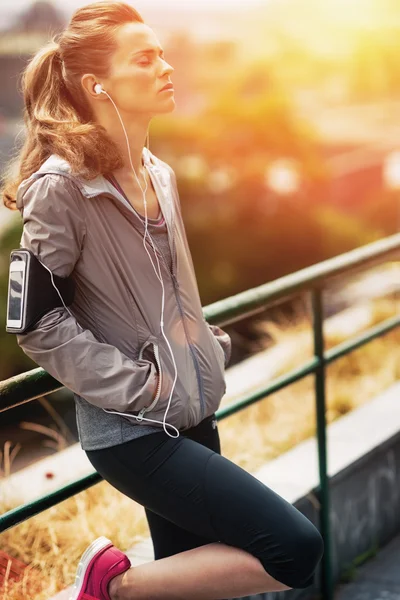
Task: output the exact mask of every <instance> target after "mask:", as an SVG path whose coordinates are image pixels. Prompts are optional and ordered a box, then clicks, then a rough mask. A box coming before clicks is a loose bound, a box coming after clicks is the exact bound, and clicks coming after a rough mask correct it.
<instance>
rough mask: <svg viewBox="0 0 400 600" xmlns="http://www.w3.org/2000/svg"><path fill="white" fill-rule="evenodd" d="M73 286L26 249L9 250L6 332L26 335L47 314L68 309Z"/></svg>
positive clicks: (72, 298)
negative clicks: (57, 309)
mask: <svg viewBox="0 0 400 600" xmlns="http://www.w3.org/2000/svg"><path fill="white" fill-rule="evenodd" d="M74 295H75V283H74V281H73V279H72V277H71V276H69V277H59V276H58V275H55V274H54V273H51V272H50V270H48V269H47V267H45V266H43V264H42V262H41V261H40V260H39V259H38V258H37V257H36V256H35V255H34V254H33V252H32V251H31V250H28V249H27V248H20V249H19V250H12V251H11V253H10V267H9V277H8V294H7V322H6V331H7V332H8V333H26V332H28V331H29V330H30V329H32V328H33V327H34V325H35V324H36V323H37V321H38V320H39V319H40V318H41V317H43V316H44V315H45V314H46V313H47V312H49V311H51V310H53V309H54V308H58V307H59V306H63V305H65V306H70V305H71V304H72V302H73V300H74Z"/></svg>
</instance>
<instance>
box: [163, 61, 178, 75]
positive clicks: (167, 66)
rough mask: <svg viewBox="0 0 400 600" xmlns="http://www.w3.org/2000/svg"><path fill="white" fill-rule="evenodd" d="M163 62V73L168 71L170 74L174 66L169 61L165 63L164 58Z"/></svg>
mask: <svg viewBox="0 0 400 600" xmlns="http://www.w3.org/2000/svg"><path fill="white" fill-rule="evenodd" d="M163 63H164V67H163V73H164V74H165V73H168V74H171V73H173V72H174V71H175V69H174V67H172V66H171V65H170V64H169V63H167V61H166V60H164V59H163Z"/></svg>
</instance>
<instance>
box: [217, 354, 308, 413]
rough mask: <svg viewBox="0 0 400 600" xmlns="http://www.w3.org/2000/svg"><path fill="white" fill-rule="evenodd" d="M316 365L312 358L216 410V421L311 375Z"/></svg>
mask: <svg viewBox="0 0 400 600" xmlns="http://www.w3.org/2000/svg"><path fill="white" fill-rule="evenodd" d="M318 365H319V360H318V359H317V358H313V359H311V360H310V361H308V362H307V363H305V364H303V365H301V366H300V367H297V368H296V369H293V370H292V371H289V372H288V373H285V375H282V377H277V378H276V379H274V380H273V381H272V382H271V383H269V385H267V386H266V387H263V388H260V389H258V390H257V391H255V392H253V393H251V394H250V395H249V396H246V397H245V398H244V399H242V400H238V401H237V402H232V404H229V406H226V407H225V408H220V409H219V410H217V412H216V413H215V414H216V417H217V419H218V420H219V421H221V420H223V419H226V417H230V416H231V415H233V414H235V413H237V412H239V411H240V410H242V409H244V408H247V407H248V406H251V404H254V403H255V402H257V401H259V400H261V399H262V398H266V397H267V396H270V395H271V394H274V393H275V392H279V390H281V389H283V388H285V387H286V386H288V385H291V384H292V383H296V381H299V380H300V379H303V378H304V377H307V375H311V374H312V373H314V372H315V369H316V368H317V367H318Z"/></svg>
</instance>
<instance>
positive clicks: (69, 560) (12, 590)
mask: <svg viewBox="0 0 400 600" xmlns="http://www.w3.org/2000/svg"><path fill="white" fill-rule="evenodd" d="M393 314H394V304H393V302H390V301H385V300H379V301H376V302H375V303H374V310H373V314H372V318H371V323H370V325H373V324H376V323H378V322H380V321H382V320H384V319H386V318H388V317H390V316H392V315H393ZM266 328H267V329H268V332H269V333H270V334H271V335H273V336H274V338H275V339H276V341H281V340H284V339H288V336H290V337H292V336H293V335H296V352H295V354H292V355H291V356H290V358H289V359H288V361H287V362H286V363H285V365H282V373H283V372H285V371H288V370H290V369H292V368H295V367H298V366H299V365H300V364H301V363H302V362H304V360H306V359H308V358H311V356H312V338H311V335H310V324H309V322H308V320H307V318H306V317H303V318H302V319H301V320H300V321H297V322H296V323H295V324H294V323H292V324H286V323H284V324H283V325H281V326H277V325H276V324H275V325H272V324H267V326H266ZM343 341H344V340H343V338H342V337H338V336H335V335H334V334H327V335H326V348H330V347H332V346H335V345H336V344H338V343H341V342H343ZM399 371H400V330H399V329H397V330H395V331H393V332H391V333H389V334H386V335H385V336H383V337H381V338H378V339H377V340H375V341H373V342H371V343H369V344H368V345H366V346H365V347H363V348H360V349H359V350H357V351H354V352H352V353H351V354H350V355H348V356H347V357H344V358H342V359H340V360H338V361H336V362H335V363H333V364H332V365H330V366H329V367H328V369H327V375H328V377H327V419H328V422H332V421H333V420H335V419H336V418H338V417H340V416H341V415H343V414H345V413H347V412H349V411H350V410H352V409H354V408H357V407H358V406H360V405H361V404H364V403H365V402H368V400H370V399H372V398H373V397H374V396H376V395H377V394H378V393H379V392H382V391H384V390H385V389H386V388H387V387H389V386H390V385H391V384H393V383H394V382H395V381H396V380H398V379H399V378H400V372H399ZM219 431H220V436H221V444H222V450H223V453H224V455H225V456H227V457H228V458H230V459H231V460H233V461H234V462H236V463H237V464H239V465H240V466H242V467H243V468H245V469H246V470H248V471H251V472H254V471H255V470H257V469H258V468H259V467H260V466H261V465H262V464H264V463H265V462H266V461H268V460H270V459H272V458H274V457H276V456H278V455H279V454H281V453H282V452H284V451H286V450H288V449H289V448H291V447H292V446H294V445H295V444H297V443H299V442H300V441H302V440H304V439H306V438H308V437H310V436H311V435H313V434H314V432H315V400H314V378H313V377H311V376H310V377H307V378H305V379H304V380H302V381H300V382H297V383H296V384H294V385H292V386H290V387H289V388H287V389H284V390H282V391H280V392H277V393H275V394H273V395H271V396H269V397H267V398H264V400H262V401H261V402H259V403H257V404H256V405H254V406H252V407H250V408H248V409H246V410H245V411H242V412H241V413H240V414H238V415H233V416H232V417H230V418H229V419H226V420H225V421H223V422H221V423H220V424H219ZM53 433H54V431H53ZM54 437H55V436H53V438H54ZM56 441H57V440H56ZM13 452H14V456H15V448H14V450H13ZM11 463H12V454H11V453H10V444H8V445H7V447H5V448H4V454H2V455H0V467H1V465H2V464H3V473H2V472H1V471H0V478H1V475H3V476H7V474H8V473H10V472H11V471H12V469H11V468H10V465H11ZM110 507H112V510H109V508H110ZM10 508H11V507H10V506H2V507H1V509H2V512H5V511H6V510H8V509H10ZM100 535H105V536H107V537H109V538H110V539H112V541H113V543H114V544H116V545H117V546H118V547H120V548H121V550H126V549H127V548H130V547H131V546H132V545H133V544H134V543H135V542H136V541H140V540H141V539H143V537H147V536H148V535H149V531H148V527H147V522H146V520H145V513H144V509H143V508H142V507H141V506H139V505H138V504H136V503H135V502H133V501H132V500H130V499H129V498H127V497H125V496H124V495H122V494H121V493H120V492H118V491H117V490H115V489H114V488H112V487H111V486H110V485H109V484H108V483H107V482H101V483H100V484H98V485H96V486H94V487H92V488H91V489H89V490H86V491H85V492H82V493H80V494H78V495H76V496H75V497H73V498H70V499H68V500H66V501H64V502H63V503H61V504H59V505H57V506H55V507H53V508H51V509H49V510H47V511H45V512H44V513H42V514H41V515H38V516H36V517H34V518H31V519H29V520H28V521H26V522H24V523H21V524H20V525H18V526H16V527H13V528H12V529H11V530H9V531H6V532H5V533H3V534H2V535H1V536H0V547H1V549H2V550H3V551H5V552H7V553H8V554H10V555H11V556H15V557H16V558H18V559H20V560H22V561H23V562H24V563H25V564H28V565H29V567H28V568H27V569H26V571H25V577H24V579H23V580H22V581H19V582H18V583H16V584H11V583H10V585H9V586H8V589H7V586H6V588H5V589H3V590H1V589H0V600H26V599H27V598H35V599H36V600H48V598H49V597H51V596H52V595H54V594H56V593H57V592H58V591H59V590H61V589H63V588H65V587H66V586H68V585H70V584H71V583H72V582H73V580H74V576H75V570H76V565H77V562H78V560H79V558H80V556H81V554H82V552H83V551H84V550H85V548H86V546H87V545H88V544H89V543H90V542H91V541H92V540H93V539H94V538H96V537H98V536H100ZM1 594H2V595H1Z"/></svg>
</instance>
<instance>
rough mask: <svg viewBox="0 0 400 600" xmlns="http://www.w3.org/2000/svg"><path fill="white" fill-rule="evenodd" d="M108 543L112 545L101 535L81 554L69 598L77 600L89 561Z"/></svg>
mask: <svg viewBox="0 0 400 600" xmlns="http://www.w3.org/2000/svg"><path fill="white" fill-rule="evenodd" d="M110 545H111V546H112V541H111V540H109V539H108V538H106V537H105V536H104V535H102V536H101V537H99V538H97V540H95V541H94V542H92V543H91V544H90V546H88V547H87V548H86V550H85V552H84V553H83V554H82V556H81V560H80V561H79V565H78V570H77V573H76V577H75V582H74V585H73V587H72V590H71V596H70V597H69V600H78V598H79V594H80V593H81V592H82V588H83V585H84V584H85V583H86V582H85V575H86V572H87V569H88V567H89V566H90V563H91V562H92V560H93V559H94V557H95V556H96V554H98V553H99V551H100V550H102V549H103V548H106V547H107V546H110Z"/></svg>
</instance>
